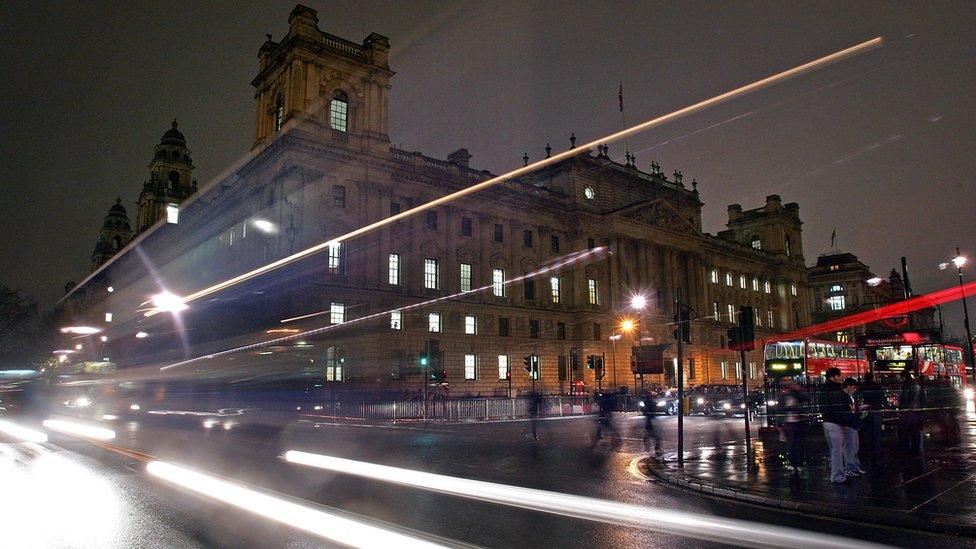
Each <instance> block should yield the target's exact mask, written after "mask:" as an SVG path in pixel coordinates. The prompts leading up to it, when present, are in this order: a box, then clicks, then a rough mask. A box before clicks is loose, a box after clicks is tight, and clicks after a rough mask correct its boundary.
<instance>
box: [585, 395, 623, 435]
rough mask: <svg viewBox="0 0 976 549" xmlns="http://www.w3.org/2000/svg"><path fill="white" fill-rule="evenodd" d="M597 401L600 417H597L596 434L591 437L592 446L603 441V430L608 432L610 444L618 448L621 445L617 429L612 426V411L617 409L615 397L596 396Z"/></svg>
mask: <svg viewBox="0 0 976 549" xmlns="http://www.w3.org/2000/svg"><path fill="white" fill-rule="evenodd" d="M598 400H599V403H600V415H599V416H597V422H596V433H594V435H593V444H592V446H596V445H597V444H598V443H599V442H600V440H602V439H603V431H604V430H607V431H609V432H610V434H611V435H612V436H611V439H610V440H611V443H612V444H613V445H614V446H619V445H620V444H621V440H620V433H618V432H617V428H616V427H614V425H613V411H614V409H615V408H616V407H617V396H616V395H614V394H613V393H603V394H601V395H598Z"/></svg>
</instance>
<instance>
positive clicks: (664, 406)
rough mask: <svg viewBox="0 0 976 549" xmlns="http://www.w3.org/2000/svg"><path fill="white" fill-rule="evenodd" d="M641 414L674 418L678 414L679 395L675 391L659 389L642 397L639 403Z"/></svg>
mask: <svg viewBox="0 0 976 549" xmlns="http://www.w3.org/2000/svg"><path fill="white" fill-rule="evenodd" d="M637 406H638V407H639V408H640V412H641V413H644V414H664V415H668V416H673V415H674V414H676V413H678V394H677V390H675V389H667V390H664V389H658V390H655V391H653V392H649V393H648V394H647V395H643V396H641V398H640V400H638V401H637Z"/></svg>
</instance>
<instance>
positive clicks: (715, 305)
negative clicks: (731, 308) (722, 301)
mask: <svg viewBox="0 0 976 549" xmlns="http://www.w3.org/2000/svg"><path fill="white" fill-rule="evenodd" d="M712 316H713V317H715V321H716V322H721V321H722V317H721V316H720V315H719V312H718V301H713V302H712Z"/></svg>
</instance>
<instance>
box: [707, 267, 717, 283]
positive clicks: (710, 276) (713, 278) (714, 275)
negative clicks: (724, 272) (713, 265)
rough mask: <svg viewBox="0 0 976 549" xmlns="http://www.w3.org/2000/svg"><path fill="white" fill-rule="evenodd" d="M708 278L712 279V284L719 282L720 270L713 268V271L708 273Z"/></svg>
mask: <svg viewBox="0 0 976 549" xmlns="http://www.w3.org/2000/svg"><path fill="white" fill-rule="evenodd" d="M708 279H709V280H711V281H712V284H718V271H717V270H715V269H712V272H711V273H709V275H708Z"/></svg>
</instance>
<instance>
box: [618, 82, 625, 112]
mask: <svg viewBox="0 0 976 549" xmlns="http://www.w3.org/2000/svg"><path fill="white" fill-rule="evenodd" d="M617 99H618V100H620V112H624V83H623V82H621V83H620V91H619V92H617Z"/></svg>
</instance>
